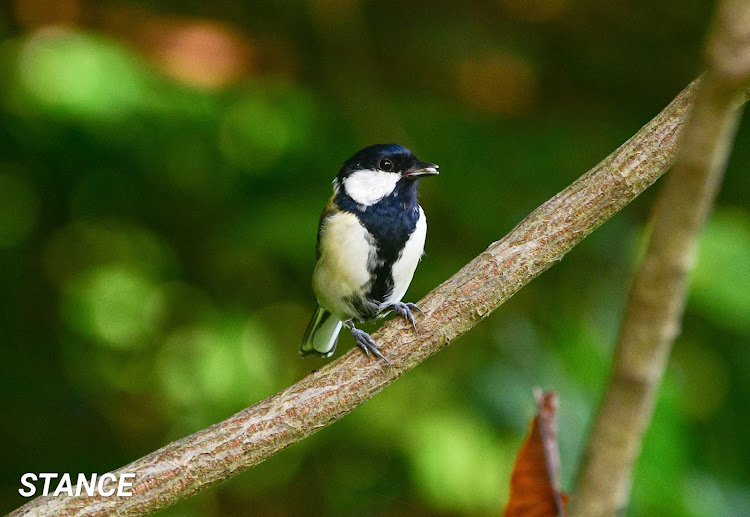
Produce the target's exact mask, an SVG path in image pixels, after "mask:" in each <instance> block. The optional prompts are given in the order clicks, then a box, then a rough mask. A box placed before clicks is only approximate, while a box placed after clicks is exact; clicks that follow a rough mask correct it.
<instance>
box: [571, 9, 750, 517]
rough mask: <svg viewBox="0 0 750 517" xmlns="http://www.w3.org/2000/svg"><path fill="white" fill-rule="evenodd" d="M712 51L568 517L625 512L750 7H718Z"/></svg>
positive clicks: (723, 142) (745, 44)
mask: <svg viewBox="0 0 750 517" xmlns="http://www.w3.org/2000/svg"><path fill="white" fill-rule="evenodd" d="M708 51H709V56H710V59H709V68H708V71H707V72H706V73H705V74H704V76H703V80H702V82H701V84H700V86H699V87H698V91H697V92H696V98H695V107H694V109H693V113H692V115H691V117H690V120H689V122H688V124H687V126H686V129H685V133H684V135H683V138H682V141H681V144H680V151H679V155H678V159H677V163H676V164H675V166H674V170H673V171H672V172H671V174H670V175H669V177H668V178H667V180H666V183H665V185H664V188H663V190H662V191H661V193H660V195H659V198H658V199H657V202H656V205H655V206H654V212H653V220H654V226H653V230H652V232H651V238H650V242H649V246H648V251H647V252H646V256H645V257H644V259H643V262H642V263H641V266H640V269H639V270H638V271H637V273H636V275H635V279H634V282H633V285H632V287H631V290H630V296H629V300H628V306H627V310H626V312H625V317H624V319H623V322H622V328H621V330H620V338H619V342H618V344H617V350H616V352H615V361H614V367H613V372H612V380H611V381H610V384H609V386H608V388H607V392H606V395H605V397H604V400H603V402H602V406H601V408H600V409H599V413H598V415H597V418H596V421H595V422H594V426H593V429H592V431H591V437H590V439H589V442H588V444H587V449H586V454H585V457H584V462H583V466H582V469H581V475H580V480H579V483H578V487H577V490H576V493H575V494H574V497H573V499H572V501H571V515H575V516H583V517H595V516H603V515H617V514H620V513H621V512H623V511H624V510H625V508H626V506H627V502H628V498H629V494H630V485H631V472H632V469H633V465H634V463H635V461H636V459H637V458H638V455H639V453H640V450H641V441H642V438H643V434H644V432H645V431H646V428H647V427H648V424H649V421H650V420H651V414H652V413H653V409H654V404H655V401H656V396H657V394H658V391H659V386H660V384H661V379H662V376H663V374H664V370H665V369H666V365H667V360H668V358H669V352H670V350H671V348H672V343H673V342H674V340H675V338H676V337H677V335H678V333H679V330H680V326H681V322H682V314H683V311H684V308H685V299H686V297H687V287H688V277H689V274H690V271H691V270H692V268H693V262H694V255H695V248H696V244H697V242H698V238H699V236H700V233H701V230H702V229H703V226H704V223H705V221H706V219H707V218H708V215H709V213H710V211H711V208H712V206H713V202H714V199H715V197H716V193H717V191H718V189H719V185H720V184H721V179H722V177H723V174H724V169H725V167H726V162H727V158H728V156H729V152H730V150H731V147H732V142H733V141H734V134H735V129H736V127H737V123H738V121H739V118H740V110H738V109H736V108H737V103H738V100H740V99H741V98H742V97H743V96H744V95H745V94H746V90H745V88H747V86H748V82H750V0H728V1H727V0H724V1H722V2H720V5H719V11H718V16H717V22H716V26H715V28H714V31H713V33H712V35H711V37H710V39H709V42H708ZM743 85H744V86H743Z"/></svg>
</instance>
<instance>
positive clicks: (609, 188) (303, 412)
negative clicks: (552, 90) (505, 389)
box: [11, 81, 697, 516]
mask: <svg viewBox="0 0 750 517" xmlns="http://www.w3.org/2000/svg"><path fill="white" fill-rule="evenodd" d="M696 85H697V81H695V82H693V83H692V84H691V85H689V86H688V87H687V88H686V89H685V90H684V91H682V92H681V93H680V95H678V96H677V98H676V99H675V100H674V101H672V103H670V104H669V106H667V107H666V108H665V109H664V111H662V112H661V113H660V114H659V115H657V116H656V117H655V118H654V119H653V120H652V121H651V122H649V123H648V124H647V125H646V126H644V127H643V128H642V129H641V130H640V131H639V132H638V133H637V134H636V135H635V136H633V137H632V138H631V139H630V140H628V141H627V142H626V143H625V144H623V145H622V146H621V147H620V148H618V149H617V150H616V151H615V152H613V153H612V154H611V155H610V156H608V157H607V158H605V159H604V160H603V161H602V162H601V163H599V164H598V165H597V166H596V167H594V168H593V169H591V170H590V171H589V172H587V173H586V174H584V175H583V176H582V177H581V178H579V179H578V180H577V181H575V182H574V183H573V184H572V185H570V186H569V187H568V188H566V189H565V190H563V191H562V192H560V193H559V194H557V195H556V196H555V197H553V198H552V199H550V200H549V201H547V202H546V203H544V204H543V205H542V206H540V207H539V208H537V209H536V210H535V211H534V212H533V213H531V214H530V215H529V216H528V217H527V218H526V219H524V220H523V221H521V223H520V224H519V225H518V226H516V227H515V228H514V229H513V230H512V231H511V232H510V233H509V234H508V235H507V236H505V237H504V238H503V239H502V240H500V241H497V242H495V243H493V244H492V245H491V246H490V247H489V248H487V250H486V251H484V252H483V253H481V254H480V255H479V256H478V257H476V258H475V259H474V260H472V261H471V262H470V263H469V264H467V265H466V266H464V267H463V268H462V269H461V270H460V271H459V272H458V273H456V274H455V275H454V276H453V277H451V278H450V279H448V280H447V281H446V282H444V283H443V284H442V285H440V286H439V287H437V288H436V289H434V290H433V291H432V292H431V293H430V294H428V295H427V296H426V297H425V298H424V299H423V300H421V301H420V302H419V304H420V306H421V307H422V308H423V310H424V311H425V316H424V317H422V318H421V321H419V325H420V333H419V336H418V337H415V336H414V334H413V333H412V331H411V329H410V328H409V327H408V325H406V324H405V323H404V322H402V321H400V319H399V318H396V319H393V320H391V321H389V322H387V323H385V324H384V325H383V326H382V327H381V329H380V330H379V331H378V332H377V333H376V334H375V335H374V337H375V339H377V341H378V342H379V343H380V344H381V345H382V348H383V351H384V353H385V354H387V355H388V357H389V359H391V361H392V362H393V366H392V367H388V366H387V365H385V364H384V363H383V362H382V361H370V360H368V359H367V358H366V357H365V356H364V355H363V354H362V353H361V352H360V351H359V350H353V351H350V352H349V353H347V354H345V355H344V356H343V357H341V358H340V359H338V360H336V361H334V362H332V363H329V364H328V365H326V366H325V367H323V368H321V369H320V370H318V371H316V372H313V373H311V374H310V375H308V376H307V377H305V378H303V379H302V380H300V381H299V382H297V383H296V384H294V385H292V386H290V387H289V388H287V389H285V390H283V391H281V392H279V393H277V394H276V395H273V396H272V397H269V398H268V399H265V400H263V401H261V402H259V403H257V404H255V405H253V406H251V407H249V408H246V409H244V410H243V411H240V412H239V413H237V414H236V415H234V416H232V417H230V418H228V419H226V420H224V421H223V422H220V423H218V424H215V425H213V426H211V427H209V428H207V429H204V430H202V431H199V432H197V433H195V434H193V435H191V436H188V437H186V438H183V439H181V440H178V441H176V442H173V443H171V444H169V445H167V446H165V447H163V448H161V449H159V450H158V451H155V452H153V453H151V454H149V455H147V456H145V457H143V458H141V459H139V460H136V461H134V462H133V463H131V464H129V465H126V466H125V467H122V468H120V469H118V470H117V471H115V473H116V474H119V473H135V474H136V477H135V481H134V487H133V493H134V495H133V496H131V497H108V498H107V497H98V496H95V497H65V496H64V497H56V498H53V497H38V498H36V499H34V500H32V501H30V502H29V503H27V504H26V505H24V506H23V507H21V508H19V509H18V510H16V511H14V512H13V513H12V514H11V515H15V516H18V515H59V516H71V515H87V516H90V515H107V514H110V513H114V512H116V513H117V514H118V515H139V514H143V513H147V512H153V511H156V510H158V509H161V508H164V507H166V506H169V505H171V504H174V503H176V502H177V501H179V500H180V499H184V498H186V497H188V496H190V495H192V494H194V493H196V492H198V491H199V490H202V489H203V488H206V487H207V486H210V485H212V484H215V483H218V482H220V481H223V480H225V479H227V478H229V477H231V476H233V475H236V474H238V473H239V472H241V471H242V470H244V469H247V468H250V467H252V466H254V465H257V464H258V463H260V462H261V461H263V460H265V459H266V458H268V457H270V456H272V455H273V454H276V453H277V452H279V451H280V450H281V449H284V448H285V447H287V446H289V445H291V444H293V443H295V442H298V441H300V440H302V439H304V438H305V437H306V436H309V435H311V434H312V433H314V432H316V431H318V430H320V429H322V428H323V427H325V426H327V425H329V424H330V423H332V422H333V421H335V420H337V419H339V418H341V417H342V416H344V415H345V414H347V413H348V412H350V411H352V410H353V409H355V408H356V407H358V406H359V405H360V404H362V403H363V402H365V401H366V400H367V399H369V398H370V397H372V396H374V395H375V394H377V393H378V392H379V391H380V390H382V389H383V388H384V387H385V386H387V385H388V384H390V383H391V382H393V381H394V380H396V379H397V378H398V377H400V376H401V375H403V374H404V373H406V372H408V371H409V370H411V369H412V368H414V367H415V366H416V365H418V364H419V363H421V362H422V361H424V360H425V359H426V358H428V357H429V356H431V355H432V354H435V353H436V352H438V351H439V350H440V349H442V348H443V347H445V346H447V345H448V344H449V343H451V342H452V341H453V340H455V339H456V338H457V337H459V336H460V335H461V334H463V333H464V332H466V331H467V330H469V329H470V328H471V327H473V326H474V325H475V324H477V323H478V322H479V321H480V320H481V319H483V318H484V317H486V316H487V315H488V314H489V313H490V312H492V311H493V310H494V309H496V308H497V307H498V306H499V305H500V304H502V303H503V302H504V301H505V300H507V299H508V298H510V297H511V296H512V295H513V294H514V293H515V292H517V291H518V290H519V289H521V288H522V287H523V286H524V285H526V284H527V283H529V282H530V281H531V280H533V279H534V278H535V277H536V276H537V275H539V274H540V273H542V272H543V271H545V270H546V269H547V268H549V267H550V266H552V265H553V264H554V263H555V262H557V261H559V260H561V259H562V257H563V256H564V255H565V254H566V253H567V252H568V251H570V249H571V248H572V247H573V246H575V245H576V244H578V243H579V242H580V241H581V240H582V239H583V238H584V237H585V236H586V235H588V234H589V233H591V232H592V231H593V230H594V229H595V228H597V227H598V226H599V225H601V224H602V223H603V222H604V221H606V220H607V219H609V218H610V217H612V215H614V214H615V213H616V212H617V211H619V210H620V209H622V208H623V207H624V206H625V205H627V204H628V203H629V202H630V201H632V200H633V199H634V198H635V197H636V196H638V195H639V194H640V193H641V192H643V191H644V190H645V189H646V188H647V187H648V186H650V185H651V184H652V183H653V182H654V181H656V179H658V178H659V176H661V175H662V174H663V173H664V172H665V171H666V170H667V169H668V168H669V167H670V166H671V165H672V162H673V161H674V155H675V149H676V141H677V138H678V136H679V135H680V133H681V131H682V126H683V124H684V122H685V120H686V119H687V115H688V111H689V107H690V106H691V102H692V100H693V96H694V92H695V89H696Z"/></svg>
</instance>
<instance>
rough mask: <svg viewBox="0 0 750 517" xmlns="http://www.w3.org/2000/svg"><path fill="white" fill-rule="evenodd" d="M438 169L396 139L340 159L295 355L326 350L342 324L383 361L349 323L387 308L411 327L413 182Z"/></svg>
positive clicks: (415, 227) (420, 226)
mask: <svg viewBox="0 0 750 517" xmlns="http://www.w3.org/2000/svg"><path fill="white" fill-rule="evenodd" d="M438 168H439V167H438V165H436V164H434V163H430V162H423V161H420V160H418V159H417V157H416V156H414V154H413V153H412V152H411V151H410V150H409V149H407V148H405V147H402V146H400V145H398V144H376V145H371V146H369V147H365V148H364V149H362V150H360V151H358V152H357V153H355V154H354V155H353V156H352V157H351V158H349V159H348V160H346V162H344V165H343V167H342V168H341V170H340V171H339V173H338V174H337V175H336V178H335V179H334V180H333V196H332V197H331V199H330V200H329V201H328V204H327V205H326V206H325V208H324V209H323V213H322V214H321V216H320V221H319V224H318V239H317V246H316V258H317V261H316V264H315V270H314V272H313V276H312V288H313V292H314V293H315V296H316V298H317V301H318V307H317V310H316V311H315V314H314V315H313V317H312V319H311V320H310V323H309V325H308V326H307V330H306V331H305V335H304V337H303V339H302V344H301V345H300V348H299V353H300V355H301V356H302V357H307V356H310V355H313V354H315V355H318V356H321V357H330V356H331V355H333V353H334V352H335V351H336V344H337V341H338V336H339V332H340V331H341V329H342V326H346V327H347V328H348V329H349V330H350V331H351V333H352V336H353V337H354V341H355V343H356V344H357V345H358V346H359V347H360V348H361V349H362V350H363V351H364V352H365V354H367V355H368V356H369V355H370V353H372V354H373V355H375V356H377V357H378V358H380V359H382V360H384V361H385V362H386V363H388V364H390V361H389V360H388V359H387V358H386V357H385V356H384V355H383V353H382V351H381V350H380V347H379V346H378V344H377V343H376V342H375V340H374V339H373V338H372V336H370V335H369V334H368V333H367V332H365V331H363V330H361V329H359V328H357V327H356V325H355V322H363V321H373V320H376V319H378V318H382V317H383V316H385V315H387V314H388V313H390V312H395V313H396V314H398V315H400V316H402V317H403V318H405V319H406V320H407V321H408V322H410V323H411V324H412V326H413V327H414V331H415V332H416V331H417V326H416V322H415V320H414V313H413V311H417V312H420V313H421V312H422V310H421V309H420V308H419V306H417V305H416V304H414V303H408V302H407V303H404V302H402V301H401V300H402V298H403V297H404V295H405V294H406V290H407V289H408V287H409V284H410V283H411V280H412V278H413V277H414V271H415V270H416V268H417V264H418V263H419V261H420V260H421V258H422V255H423V254H424V243H425V237H426V235H427V219H426V218H425V214H424V210H423V209H422V207H421V206H420V205H419V202H418V200H417V183H418V181H419V179H420V178H424V177H429V176H435V175H437V174H438Z"/></svg>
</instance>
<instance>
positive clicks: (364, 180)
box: [344, 169, 401, 206]
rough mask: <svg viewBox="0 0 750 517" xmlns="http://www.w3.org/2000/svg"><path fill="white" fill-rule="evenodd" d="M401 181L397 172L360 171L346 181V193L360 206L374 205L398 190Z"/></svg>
mask: <svg viewBox="0 0 750 517" xmlns="http://www.w3.org/2000/svg"><path fill="white" fill-rule="evenodd" d="M399 179H401V175H400V174H398V173H397V172H384V171H375V170H370V169H365V170H359V171H356V172H354V173H352V174H351V175H350V176H349V177H347V178H346V179H345V180H344V191H345V192H346V193H347V194H349V197H351V198H352V199H353V200H354V201H356V202H357V203H359V204H360V205H364V206H370V205H374V204H375V203H377V202H378V201H380V200H381V199H383V198H384V197H386V196H387V195H388V194H390V193H391V192H393V189H394V188H396V183H398V180H399Z"/></svg>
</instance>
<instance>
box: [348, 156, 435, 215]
mask: <svg viewBox="0 0 750 517" xmlns="http://www.w3.org/2000/svg"><path fill="white" fill-rule="evenodd" d="M436 174H438V166H437V165H435V164H434V163H430V162H421V161H419V160H418V159H417V157H416V156H414V154H413V153H412V152H411V151H410V150H409V149H407V148H405V147H402V146H400V145H397V144H376V145H371V146H370V147H365V148H364V149H362V150H361V151H359V152H357V153H356V154H355V155H354V156H352V157H351V158H349V159H348V160H347V161H346V162H345V163H344V166H343V167H342V168H341V171H339V174H338V176H336V179H335V180H334V185H335V188H337V189H343V191H344V192H345V193H346V194H347V195H348V196H349V197H351V198H352V199H353V200H354V201H356V202H357V203H359V204H360V205H364V206H369V205H372V204H374V203H377V202H378V201H380V200H381V199H383V198H384V197H386V196H388V195H390V194H391V193H392V192H393V191H394V189H395V188H396V186H397V185H404V186H408V185H413V184H414V183H415V182H416V180H417V179H419V178H421V177H424V176H435V175H436Z"/></svg>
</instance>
